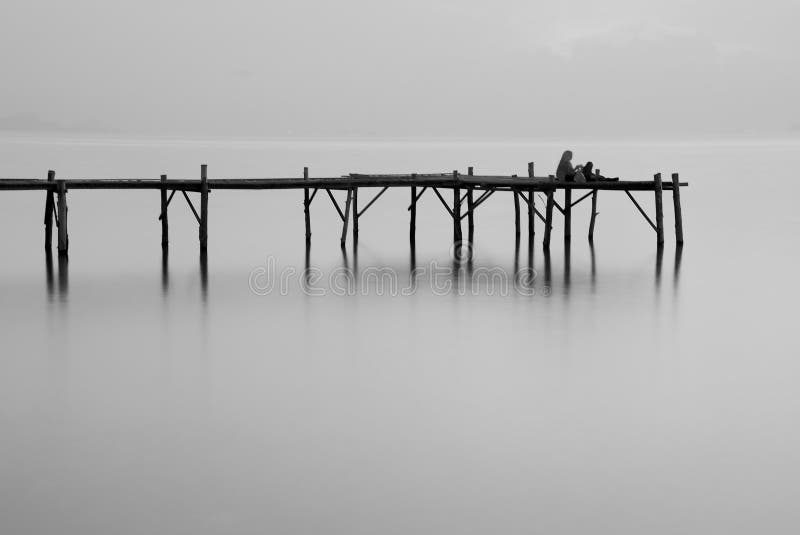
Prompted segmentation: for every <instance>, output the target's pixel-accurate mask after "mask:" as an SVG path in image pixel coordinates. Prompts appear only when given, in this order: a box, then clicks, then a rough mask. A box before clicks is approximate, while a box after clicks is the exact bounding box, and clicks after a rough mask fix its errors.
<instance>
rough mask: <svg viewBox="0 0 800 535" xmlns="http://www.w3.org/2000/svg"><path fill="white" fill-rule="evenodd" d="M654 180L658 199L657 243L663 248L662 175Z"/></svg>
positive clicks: (658, 175) (657, 175) (658, 174)
mask: <svg viewBox="0 0 800 535" xmlns="http://www.w3.org/2000/svg"><path fill="white" fill-rule="evenodd" d="M653 178H654V180H655V188H654V189H653V191H654V192H655V198H656V241H657V243H658V245H659V246H661V245H664V207H663V206H662V204H661V192H662V185H661V173H656V175H655V176H654V177H653Z"/></svg>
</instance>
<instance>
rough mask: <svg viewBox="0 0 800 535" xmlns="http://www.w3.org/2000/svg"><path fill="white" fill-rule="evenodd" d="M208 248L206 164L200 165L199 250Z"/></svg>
mask: <svg viewBox="0 0 800 535" xmlns="http://www.w3.org/2000/svg"><path fill="white" fill-rule="evenodd" d="M206 249H208V166H207V165H206V164H203V165H201V166H200V250H201V251H205V250H206Z"/></svg>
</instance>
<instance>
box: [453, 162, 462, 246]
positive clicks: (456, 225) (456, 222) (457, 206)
mask: <svg viewBox="0 0 800 535" xmlns="http://www.w3.org/2000/svg"><path fill="white" fill-rule="evenodd" d="M453 243H454V244H456V245H460V244H461V188H459V187H458V171H453Z"/></svg>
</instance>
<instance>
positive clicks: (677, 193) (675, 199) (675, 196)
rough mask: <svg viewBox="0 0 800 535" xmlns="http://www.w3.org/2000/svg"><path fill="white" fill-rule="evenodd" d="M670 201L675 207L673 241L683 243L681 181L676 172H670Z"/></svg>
mask: <svg viewBox="0 0 800 535" xmlns="http://www.w3.org/2000/svg"><path fill="white" fill-rule="evenodd" d="M672 203H673V208H674V209H675V241H676V242H677V243H679V244H683V214H682V213H681V183H680V180H679V178H678V173H672Z"/></svg>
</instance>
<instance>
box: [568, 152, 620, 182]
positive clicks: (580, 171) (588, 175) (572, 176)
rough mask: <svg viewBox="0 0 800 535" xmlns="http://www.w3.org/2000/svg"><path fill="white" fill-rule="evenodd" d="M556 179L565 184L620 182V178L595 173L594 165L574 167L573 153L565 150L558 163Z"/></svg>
mask: <svg viewBox="0 0 800 535" xmlns="http://www.w3.org/2000/svg"><path fill="white" fill-rule="evenodd" d="M556 178H557V179H558V180H563V181H564V182H593V181H601V180H619V178H618V177H615V178H607V177H604V176H603V175H601V174H600V173H595V172H594V164H593V163H592V162H586V164H585V165H578V166H576V167H573V165H572V151H571V150H565V151H564V154H562V155H561V161H559V162H558V168H557V169H556Z"/></svg>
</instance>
